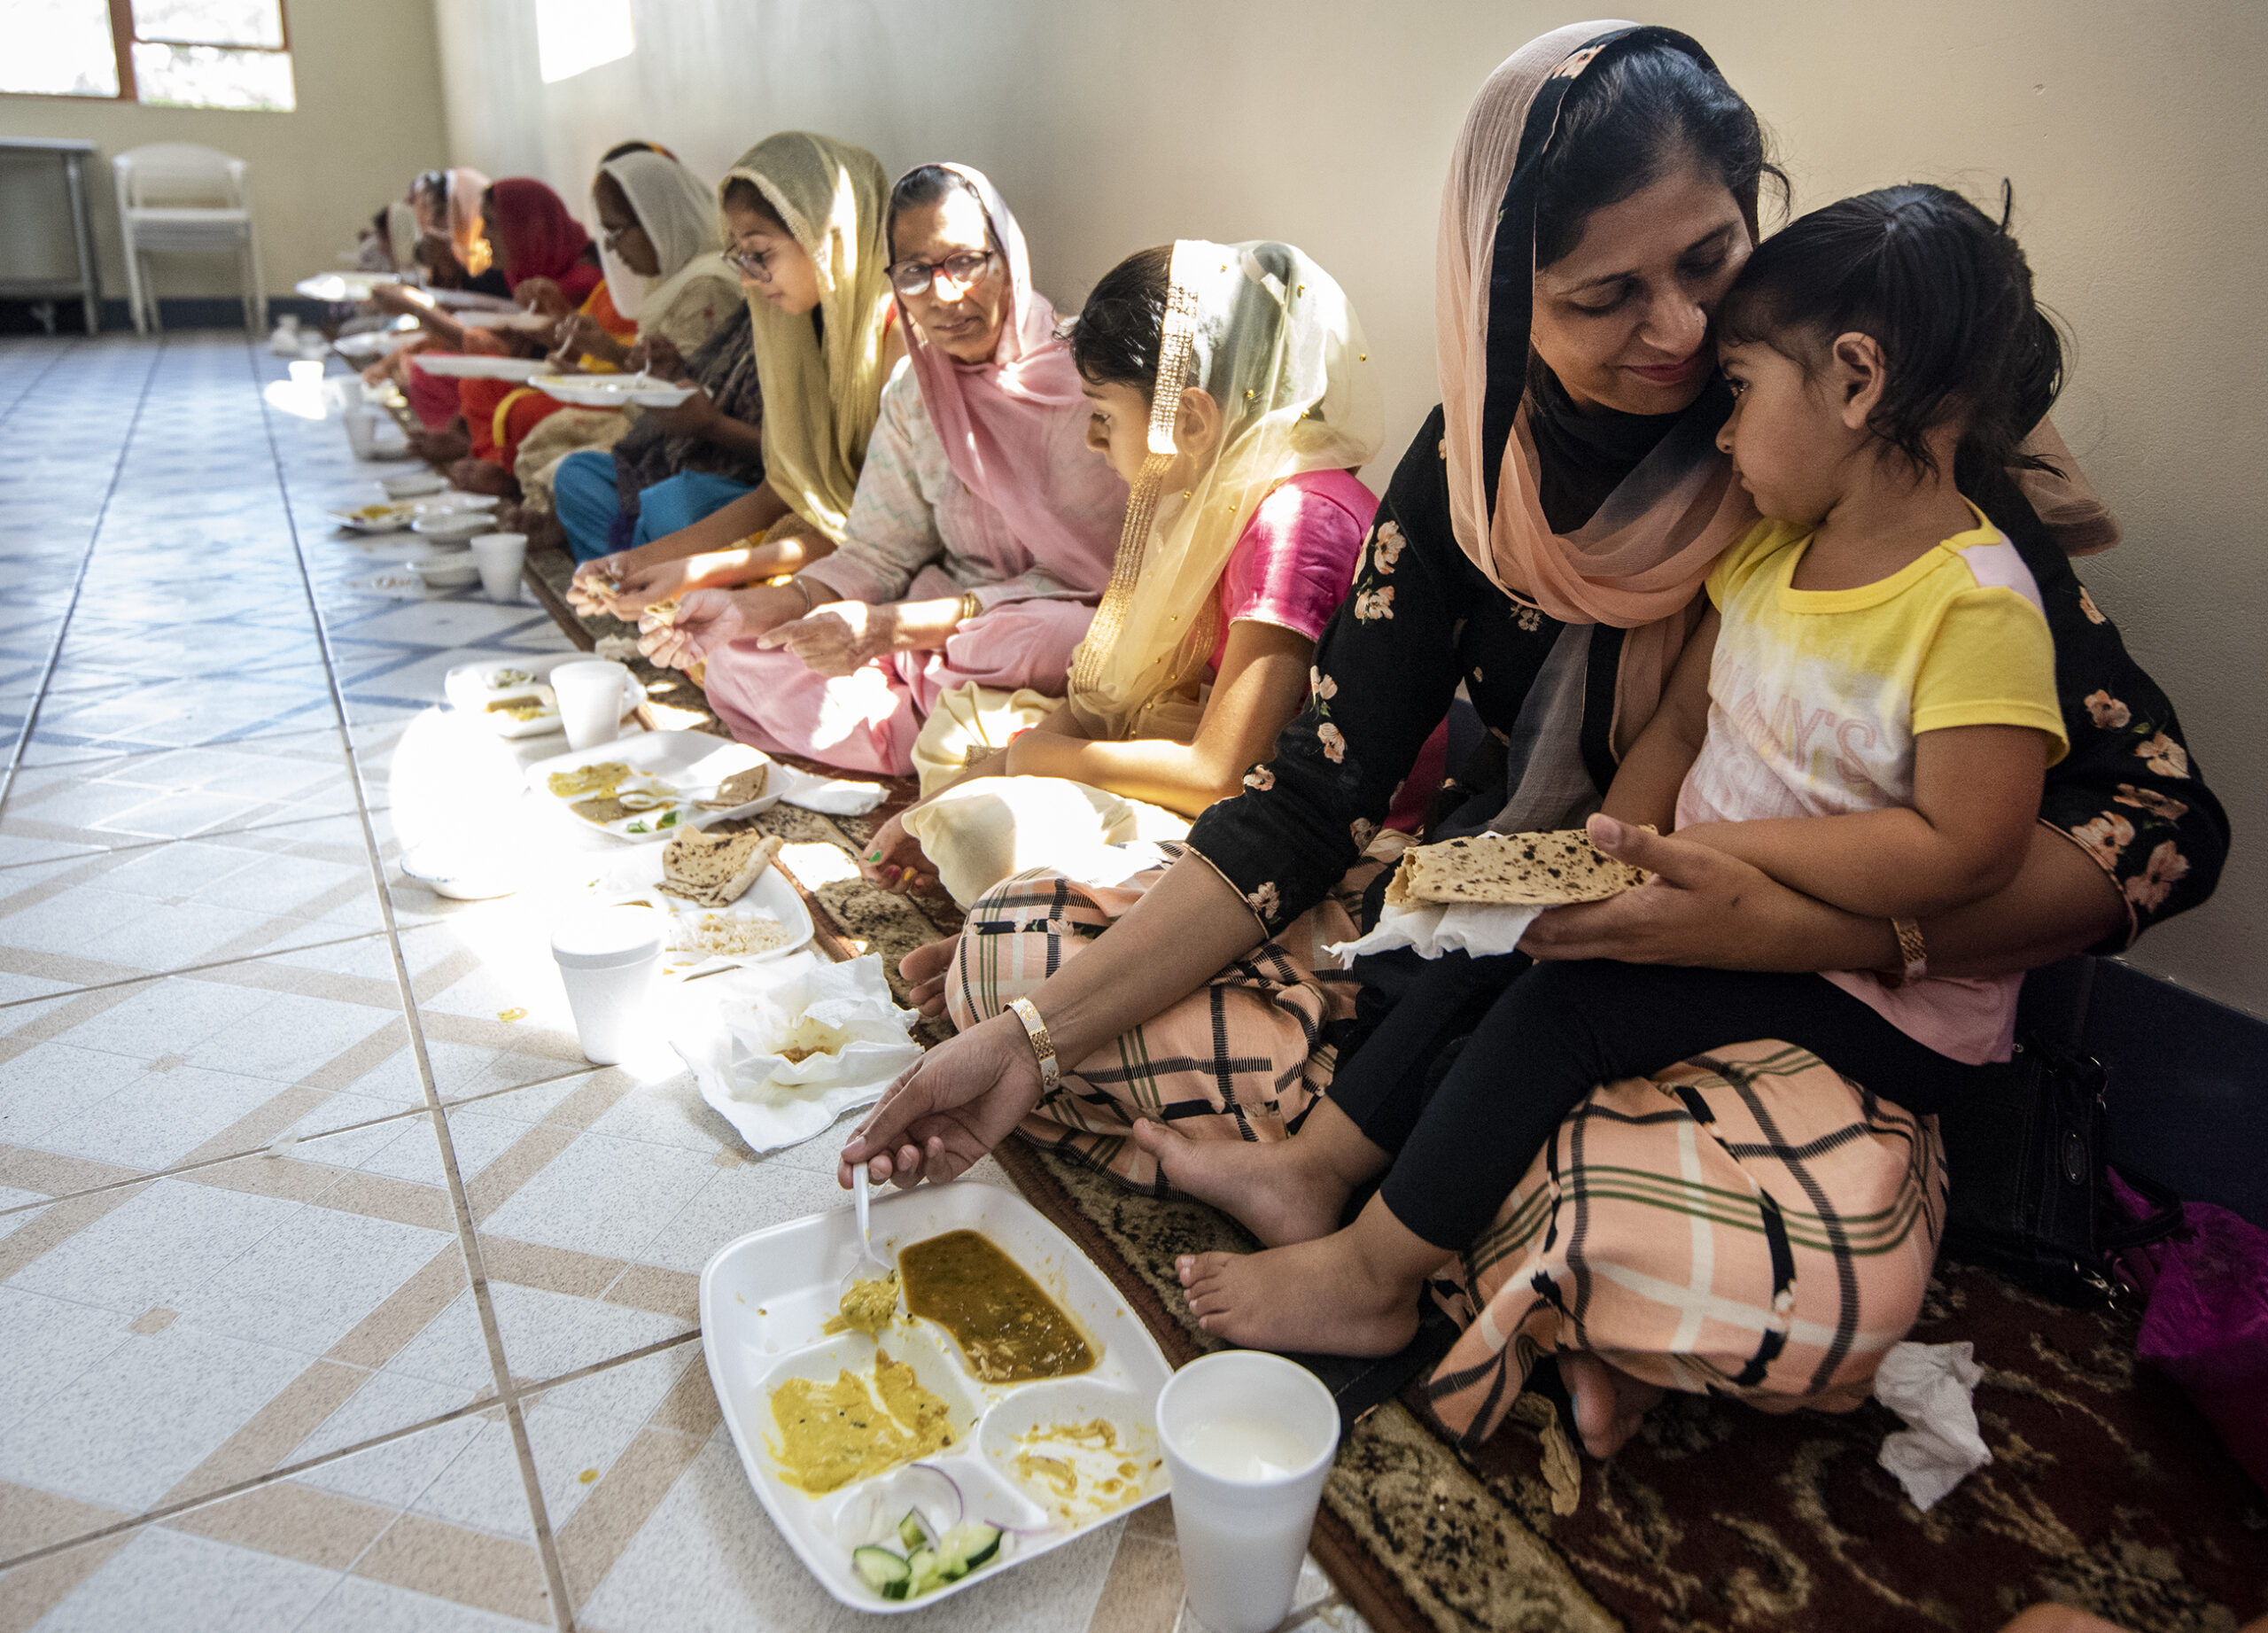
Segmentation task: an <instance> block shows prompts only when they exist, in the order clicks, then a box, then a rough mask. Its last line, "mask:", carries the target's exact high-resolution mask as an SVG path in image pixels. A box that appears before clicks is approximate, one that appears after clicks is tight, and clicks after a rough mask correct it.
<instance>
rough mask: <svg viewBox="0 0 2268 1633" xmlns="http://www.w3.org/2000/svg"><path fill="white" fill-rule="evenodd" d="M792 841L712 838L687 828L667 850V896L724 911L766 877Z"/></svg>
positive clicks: (748, 836)
mask: <svg viewBox="0 0 2268 1633" xmlns="http://www.w3.org/2000/svg"><path fill="white" fill-rule="evenodd" d="M785 843H786V841H784V840H782V839H781V837H780V836H778V835H777V834H757V833H747V834H708V833H703V832H702V831H701V830H700V829H699V828H687V829H686V830H685V831H684V832H683V833H680V835H678V836H677V837H676V838H674V839H672V840H671V841H670V842H669V844H668V845H667V846H666V847H665V848H664V850H663V851H662V892H663V894H664V895H667V896H674V897H676V898H679V899H680V900H681V901H689V902H695V903H697V904H698V905H700V906H703V907H724V906H730V905H731V904H732V903H734V902H736V901H738V900H739V899H740V898H742V896H744V895H746V894H747V893H748V888H749V886H750V885H752V884H754V883H756V882H757V880H758V879H760V878H762V877H763V876H764V870H765V868H767V867H771V866H772V859H773V858H774V857H776V856H778V855H779V854H780V848H781V845H782V844H785Z"/></svg>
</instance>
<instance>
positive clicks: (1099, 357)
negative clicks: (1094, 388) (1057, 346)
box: [1071, 244, 1173, 397]
mask: <svg viewBox="0 0 2268 1633" xmlns="http://www.w3.org/2000/svg"><path fill="white" fill-rule="evenodd" d="M1172 283H1173V245H1170V244H1161V245H1157V246H1156V247H1155V248H1153V249H1146V250H1138V251H1137V252H1136V253H1133V254H1131V255H1129V256H1128V257H1127V258H1126V259H1125V260H1124V261H1120V262H1119V263H1118V264H1117V265H1116V266H1115V267H1113V268H1111V269H1110V270H1109V271H1107V272H1106V273H1104V274H1103V275H1102V279H1101V281H1100V282H1099V283H1098V284H1096V285H1095V287H1094V292H1093V293H1092V294H1091V295H1089V296H1088V297H1087V304H1086V305H1085V306H1084V307H1081V308H1080V309H1079V315H1078V317H1077V318H1076V320H1075V321H1074V322H1073V323H1072V324H1071V362H1073V363H1074V364H1076V366H1077V368H1078V370H1079V373H1080V375H1081V377H1083V378H1084V379H1085V380H1086V381H1087V382H1088V383H1089V384H1090V385H1131V386H1133V387H1134V388H1135V389H1136V390H1137V391H1138V392H1140V393H1142V394H1143V395H1144V396H1145V397H1147V396H1150V395H1151V394H1153V393H1155V392H1156V390H1157V389H1158V347H1159V344H1160V342H1161V339H1162V338H1163V337H1164V335H1165V328H1166V297H1167V295H1168V294H1169V292H1170V291H1171V287H1172Z"/></svg>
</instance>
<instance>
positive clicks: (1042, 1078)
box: [1008, 998, 1063, 1092]
mask: <svg viewBox="0 0 2268 1633" xmlns="http://www.w3.org/2000/svg"><path fill="white" fill-rule="evenodd" d="M1008 1008H1009V1011H1010V1013H1012V1014H1013V1015H1014V1016H1015V1017H1016V1019H1017V1020H1019V1021H1021V1022H1022V1023H1023V1026H1024V1032H1025V1034H1026V1036H1028V1037H1029V1038H1030V1039H1031V1052H1032V1056H1033V1058H1034V1059H1036V1060H1037V1061H1038V1062H1039V1086H1040V1088H1041V1090H1042V1091H1043V1092H1051V1091H1052V1090H1053V1089H1054V1087H1055V1085H1057V1084H1059V1083H1060V1082H1062V1081H1063V1071H1062V1068H1061V1067H1060V1065H1058V1064H1057V1062H1056V1059H1055V1046H1054V1045H1053V1044H1052V1043H1051V1042H1050V1041H1048V1037H1047V1023H1046V1022H1045V1021H1043V1020H1041V1019H1040V1015H1039V1007H1038V1006H1037V1004H1035V1003H1033V1002H1032V1001H1031V999H1029V998H1019V999H1016V1000H1015V1001H1014V1002H1013V1003H1011V1004H1010V1005H1009V1006H1008Z"/></svg>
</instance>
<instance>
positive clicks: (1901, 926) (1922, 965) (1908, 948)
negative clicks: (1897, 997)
mask: <svg viewBox="0 0 2268 1633" xmlns="http://www.w3.org/2000/svg"><path fill="white" fill-rule="evenodd" d="M1890 929H1891V934H1892V935H1894V936H1896V937H1898V956H1899V960H1900V961H1901V963H1902V964H1903V966H1904V968H1901V969H1900V970H1899V972H1898V975H1897V976H1896V977H1895V978H1892V977H1891V976H1884V977H1883V984H1884V986H1891V987H1901V986H1907V985H1909V984H1912V983H1914V982H1916V981H1919V980H1921V979H1922V977H1924V976H1927V975H1928V974H1929V973H1930V952H1929V948H1928V947H1927V946H1925V945H1923V944H1922V927H1921V926H1920V925H1919V924H1917V923H1915V921H1913V920H1912V919H1892V920H1891V921H1890Z"/></svg>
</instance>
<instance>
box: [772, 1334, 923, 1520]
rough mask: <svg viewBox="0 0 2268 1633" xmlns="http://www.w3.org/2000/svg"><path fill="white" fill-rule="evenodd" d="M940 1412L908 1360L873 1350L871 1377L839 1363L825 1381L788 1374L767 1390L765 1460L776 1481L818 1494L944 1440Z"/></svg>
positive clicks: (879, 1470)
mask: <svg viewBox="0 0 2268 1633" xmlns="http://www.w3.org/2000/svg"><path fill="white" fill-rule="evenodd" d="M947 1411H948V1409H947V1407H946V1405H945V1403H944V1401H943V1400H942V1399H940V1398H939V1397H938V1396H935V1395H932V1394H931V1393H930V1392H929V1391H928V1390H927V1389H925V1388H922V1387H921V1381H920V1379H918V1378H916V1377H915V1376H914V1375H913V1368H912V1367H910V1366H908V1365H905V1363H904V1362H901V1361H893V1360H891V1359H890V1358H889V1356H888V1355H887V1354H885V1353H883V1352H882V1351H881V1350H879V1349H878V1350H876V1351H875V1352H874V1373H873V1376H872V1378H871V1379H869V1378H868V1377H867V1376H866V1375H865V1374H862V1373H859V1372H850V1371H849V1370H848V1369H845V1370H844V1371H843V1372H837V1373H836V1374H835V1381H834V1382H833V1383H822V1382H820V1381H819V1380H817V1379H815V1378H790V1379H789V1380H788V1381H787V1382H785V1383H783V1384H781V1386H780V1387H779V1388H776V1389H774V1390H773V1392H772V1421H773V1426H774V1427H777V1428H778V1430H779V1431H780V1438H779V1440H778V1441H777V1442H775V1443H774V1444H773V1446H772V1447H771V1448H770V1450H771V1452H772V1460H773V1463H774V1464H776V1465H777V1466H779V1470H780V1480H781V1484H783V1485H789V1486H793V1487H795V1488H796V1489H797V1490H798V1491H804V1492H808V1493H809V1494H810V1495H811V1496H812V1497H823V1496H825V1495H826V1494H827V1492H829V1491H835V1490H839V1489H842V1488H843V1487H844V1486H847V1485H849V1484H850V1482H851V1481H854V1480H864V1479H866V1477H867V1476H868V1475H870V1474H882V1472H884V1471H885V1470H887V1469H893V1468H896V1467H897V1466H898V1465H899V1464H901V1463H911V1462H913V1461H914V1460H915V1459H916V1458H926V1457H928V1456H929V1455H930V1454H931V1453H932V1452H936V1451H942V1450H944V1449H945V1448H946V1447H948V1446H950V1445H951V1444H952V1443H953V1432H952V1427H951V1425H950V1424H949V1423H948V1422H947V1421H946V1413H947Z"/></svg>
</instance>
